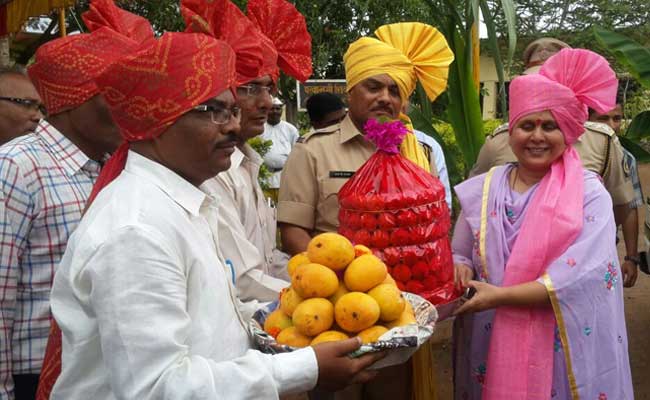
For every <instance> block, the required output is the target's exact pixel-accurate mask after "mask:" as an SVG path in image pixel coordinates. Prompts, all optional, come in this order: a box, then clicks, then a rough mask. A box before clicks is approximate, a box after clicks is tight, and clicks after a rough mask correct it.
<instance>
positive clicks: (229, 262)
mask: <svg viewBox="0 0 650 400" xmlns="http://www.w3.org/2000/svg"><path fill="white" fill-rule="evenodd" d="M226 265H227V266H228V267H230V276H231V279H232V284H233V286H234V285H235V281H236V280H237V278H236V277H235V266H234V265H232V261H230V259H226Z"/></svg>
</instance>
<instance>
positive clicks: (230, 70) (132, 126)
mask: <svg viewBox="0 0 650 400" xmlns="http://www.w3.org/2000/svg"><path fill="white" fill-rule="evenodd" d="M235 78H236V75H235V53H234V52H233V50H232V49H231V48H230V46H228V44H227V43H225V42H223V41H220V40H216V39H214V38H212V37H210V36H207V35H204V34H200V33H169V32H168V33H165V34H164V35H163V36H162V37H161V38H160V39H158V40H155V41H151V42H147V43H146V44H145V45H143V46H142V47H141V48H140V50H139V51H137V52H135V53H134V54H132V55H130V56H127V57H125V58H123V59H122V60H120V61H118V62H116V63H115V64H113V65H111V66H110V67H109V68H108V69H107V70H106V71H105V72H104V73H103V74H102V75H101V76H99V77H98V78H97V84H98V85H99V86H100V87H101V89H102V93H103V95H104V98H105V99H106V102H107V103H108V106H109V109H110V110H111V114H112V116H113V120H114V121H115V123H116V124H117V125H118V126H119V128H120V131H121V133H122V136H123V137H124V139H125V140H126V141H129V142H133V141H138V140H147V139H151V138H154V137H157V136H159V135H160V134H161V133H163V132H164V131H165V130H166V129H167V127H169V126H170V125H172V124H173V123H174V122H175V121H176V120H177V119H178V118H179V117H180V116H181V115H183V114H185V113H186V112H188V111H189V110H191V109H192V108H193V107H195V106H197V105H199V104H201V103H203V102H204V101H206V100H208V99H210V98H212V97H215V96H217V95H218V94H219V93H221V92H223V91H225V90H228V89H230V88H232V87H234V86H235V82H236V81H235Z"/></svg>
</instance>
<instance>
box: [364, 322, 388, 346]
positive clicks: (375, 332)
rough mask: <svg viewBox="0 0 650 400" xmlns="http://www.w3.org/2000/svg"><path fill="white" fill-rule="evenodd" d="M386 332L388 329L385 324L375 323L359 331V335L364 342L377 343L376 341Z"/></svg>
mask: <svg viewBox="0 0 650 400" xmlns="http://www.w3.org/2000/svg"><path fill="white" fill-rule="evenodd" d="M386 332H388V329H387V328H386V327H385V326H381V325H375V326H371V327H370V328H368V329H364V330H362V331H361V332H359V333H357V336H359V337H360V338H361V341H362V342H363V344H368V343H375V342H376V341H378V340H379V337H380V336H381V335H383V334H384V333H386Z"/></svg>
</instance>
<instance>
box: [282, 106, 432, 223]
mask: <svg viewBox="0 0 650 400" xmlns="http://www.w3.org/2000/svg"><path fill="white" fill-rule="evenodd" d="M375 150H376V148H375V145H374V144H373V143H371V142H369V141H367V140H366V139H365V137H364V136H363V134H362V133H361V132H359V130H358V129H357V128H356V126H355V125H354V123H353V122H352V120H351V119H350V116H349V115H348V116H346V117H345V118H344V119H343V121H341V123H340V124H336V125H332V126H328V127H327V128H323V129H320V130H316V131H313V132H310V133H309V134H307V135H305V136H303V137H301V138H300V139H299V140H298V143H296V145H295V146H294V147H293V150H292V151H291V154H290V155H289V159H288V160H287V163H286V164H285V166H284V172H283V174H282V182H281V184H280V194H279V200H278V222H284V223H287V224H291V225H296V226H299V227H302V228H304V229H306V230H308V231H310V232H311V233H321V232H334V231H336V230H337V229H338V226H339V220H338V213H339V203H338V192H339V190H340V189H341V187H342V186H343V185H344V184H345V183H346V182H347V181H348V179H350V178H351V177H352V175H354V173H355V172H356V171H357V170H358V169H359V168H360V167H361V166H362V165H363V164H364V163H365V162H366V161H367V160H368V159H369V158H370V156H372V155H373V154H374V152H375ZM425 153H426V154H428V155H429V160H430V164H431V166H432V168H431V171H432V174H433V175H434V176H437V173H436V168H435V165H436V164H435V162H434V161H432V160H431V151H427V148H426V147H425Z"/></svg>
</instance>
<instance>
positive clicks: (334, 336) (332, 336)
mask: <svg viewBox="0 0 650 400" xmlns="http://www.w3.org/2000/svg"><path fill="white" fill-rule="evenodd" d="M349 338H350V337H349V336H348V335H346V334H345V333H343V332H339V331H325V332H322V333H321V334H319V335H318V336H316V337H315V338H314V340H312V341H311V345H312V346H314V345H316V344H318V343H325V342H336V341H339V340H345V339H349Z"/></svg>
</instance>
